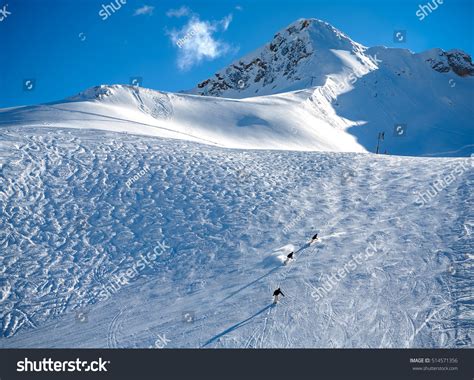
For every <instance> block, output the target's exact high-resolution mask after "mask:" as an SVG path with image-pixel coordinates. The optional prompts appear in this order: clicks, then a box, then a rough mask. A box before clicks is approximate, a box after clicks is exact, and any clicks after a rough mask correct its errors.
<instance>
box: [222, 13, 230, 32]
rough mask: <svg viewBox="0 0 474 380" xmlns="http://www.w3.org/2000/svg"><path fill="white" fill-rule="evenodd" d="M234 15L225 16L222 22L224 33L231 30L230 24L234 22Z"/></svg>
mask: <svg viewBox="0 0 474 380" xmlns="http://www.w3.org/2000/svg"><path fill="white" fill-rule="evenodd" d="M232 18H233V16H232V13H231V14H230V15H228V16H225V17H224V18H223V19H222V20H221V21H220V23H221V25H222V28H223V29H224V32H225V31H226V30H227V29H228V28H229V25H230V23H231V22H232Z"/></svg>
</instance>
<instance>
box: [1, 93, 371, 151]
mask: <svg viewBox="0 0 474 380" xmlns="http://www.w3.org/2000/svg"><path fill="white" fill-rule="evenodd" d="M0 125H3V126H6V127H8V126H14V125H23V126H60V127H73V128H87V129H103V130H109V131H117V132H126V133H133V134H144V135H150V136H159V137H169V138H175V139H184V140H190V141H196V142H201V143H205V144H209V145H214V146H221V147H228V148H252V149H287V150H309V151H311V150H315V151H336V152H340V151H346V152H347V151H349V152H365V149H364V147H363V146H361V145H360V144H358V143H357V141H356V139H355V138H354V137H353V136H351V135H350V134H348V133H346V132H345V131H344V130H341V129H338V128H334V127H333V126H331V125H330V124H329V123H328V122H327V121H325V120H324V119H322V118H321V117H320V116H319V115H318V114H316V113H315V112H313V110H312V108H311V107H310V106H309V105H308V104H306V103H304V102H302V101H301V99H300V97H298V96H297V95H294V94H286V95H285V96H281V97H279V96H274V97H262V98H254V99H248V100H233V99H217V98H212V97H201V96H193V95H186V94H173V93H164V92H158V91H153V90H148V89H144V88H139V87H132V86H120V85H115V86H98V87H94V88H91V89H89V90H87V91H85V92H83V93H81V94H79V95H77V96H74V97H72V98H70V99H67V100H66V101H62V102H57V103H51V104H44V105H40V106H33V107H20V108H14V109H6V110H3V111H2V110H0Z"/></svg>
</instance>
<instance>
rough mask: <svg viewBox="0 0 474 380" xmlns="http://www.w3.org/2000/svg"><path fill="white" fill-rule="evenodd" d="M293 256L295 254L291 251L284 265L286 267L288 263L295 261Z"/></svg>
mask: <svg viewBox="0 0 474 380" xmlns="http://www.w3.org/2000/svg"><path fill="white" fill-rule="evenodd" d="M293 254H294V252H293V251H291V252H290V253H289V254H288V255H287V256H286V260H285V262H284V263H283V264H285V265H286V264H288V262H289V261H290V260H293Z"/></svg>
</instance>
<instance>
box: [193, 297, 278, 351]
mask: <svg viewBox="0 0 474 380" xmlns="http://www.w3.org/2000/svg"><path fill="white" fill-rule="evenodd" d="M273 306H274V304H273V303H271V304H269V305H267V306H265V307H264V308H263V309H262V310H260V311H257V312H256V313H255V314H254V315H252V316H251V317H248V318H247V319H244V320H243V321H241V322H239V323H236V324H235V325H233V326H231V327H229V328H228V329H227V330H224V331H222V332H221V333H220V334H217V335H216V336H214V337H213V338H211V339H209V340H208V341H207V342H206V343H204V345H202V346H201V348H204V347H206V346H207V345H209V344H211V343H213V342H215V341H216V340H217V339H219V338H220V337H222V336H224V335H226V334H228V333H230V332H232V331H234V330H237V329H238V328H240V327H242V326H245V325H246V324H247V323H249V322H250V321H251V320H252V319H253V318H255V317H257V316H259V315H260V314H262V313H264V312H265V311H267V310H268V309H270V308H271V307H273Z"/></svg>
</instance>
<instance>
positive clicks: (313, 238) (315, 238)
mask: <svg viewBox="0 0 474 380" xmlns="http://www.w3.org/2000/svg"><path fill="white" fill-rule="evenodd" d="M317 240H318V234H314V236H313V237H312V238H311V241H310V242H309V244H313V243H314V242H315V241H317Z"/></svg>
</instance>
